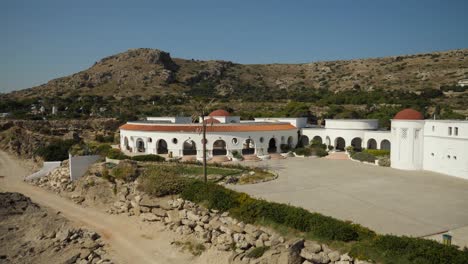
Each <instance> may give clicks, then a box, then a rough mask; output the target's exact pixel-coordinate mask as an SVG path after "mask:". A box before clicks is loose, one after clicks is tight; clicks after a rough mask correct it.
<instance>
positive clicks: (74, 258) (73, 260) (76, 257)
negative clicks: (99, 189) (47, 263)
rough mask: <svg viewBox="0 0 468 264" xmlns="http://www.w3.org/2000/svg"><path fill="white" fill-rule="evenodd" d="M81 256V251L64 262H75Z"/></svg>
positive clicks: (69, 263)
mask: <svg viewBox="0 0 468 264" xmlns="http://www.w3.org/2000/svg"><path fill="white" fill-rule="evenodd" d="M79 257H80V253H78V254H75V255H73V256H72V257H70V258H69V259H67V260H66V261H65V262H64V264H73V263H75V262H76V260H77V259H78V258H79Z"/></svg>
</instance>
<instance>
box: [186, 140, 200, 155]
mask: <svg viewBox="0 0 468 264" xmlns="http://www.w3.org/2000/svg"><path fill="white" fill-rule="evenodd" d="M182 154H183V155H184V156H185V155H197V146H196V144H195V142H194V141H193V140H191V139H188V140H186V141H185V142H184V145H183V147H182Z"/></svg>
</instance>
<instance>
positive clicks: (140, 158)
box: [132, 154, 166, 162]
mask: <svg viewBox="0 0 468 264" xmlns="http://www.w3.org/2000/svg"><path fill="white" fill-rule="evenodd" d="M132 160H135V161H156V162H161V161H165V160H166V159H165V158H164V157H161V156H159V155H154V154H148V155H139V156H133V157H132Z"/></svg>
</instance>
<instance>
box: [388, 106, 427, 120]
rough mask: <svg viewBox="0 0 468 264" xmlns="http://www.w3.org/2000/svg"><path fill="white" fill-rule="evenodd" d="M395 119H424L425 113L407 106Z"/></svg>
mask: <svg viewBox="0 0 468 264" xmlns="http://www.w3.org/2000/svg"><path fill="white" fill-rule="evenodd" d="M393 119H395V120H424V116H423V114H421V112H419V111H416V110H414V109H411V108H407V109H404V110H401V111H400V112H398V113H397V114H396V115H395V117H393Z"/></svg>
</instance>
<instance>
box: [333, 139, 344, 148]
mask: <svg viewBox="0 0 468 264" xmlns="http://www.w3.org/2000/svg"><path fill="white" fill-rule="evenodd" d="M345 147H346V141H345V140H344V138H342V137H337V138H336V139H335V149H336V150H344V149H345Z"/></svg>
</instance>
